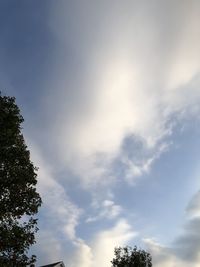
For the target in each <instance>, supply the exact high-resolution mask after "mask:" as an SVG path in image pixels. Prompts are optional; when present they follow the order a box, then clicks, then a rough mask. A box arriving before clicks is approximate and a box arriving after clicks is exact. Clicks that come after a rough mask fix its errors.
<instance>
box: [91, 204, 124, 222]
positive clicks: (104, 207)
mask: <svg viewBox="0 0 200 267" xmlns="http://www.w3.org/2000/svg"><path fill="white" fill-rule="evenodd" d="M92 206H93V207H94V209H95V211H96V212H97V213H98V214H97V215H96V216H90V217H88V218H87V219H86V222H95V221H97V220H100V219H115V218H116V217H118V216H119V215H120V213H121V211H122V207H121V206H120V205H116V204H115V203H114V201H113V200H110V199H106V200H104V201H103V202H102V203H101V205H99V204H98V202H96V203H94V201H93V205H92Z"/></svg>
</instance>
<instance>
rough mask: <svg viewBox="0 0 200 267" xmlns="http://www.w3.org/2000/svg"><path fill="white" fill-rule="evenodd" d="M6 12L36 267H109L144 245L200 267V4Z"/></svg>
mask: <svg viewBox="0 0 200 267" xmlns="http://www.w3.org/2000/svg"><path fill="white" fill-rule="evenodd" d="M0 10H1V11H0V12H1V13H2V14H1V19H0V30H1V37H0V40H1V42H0V58H1V60H0V68H1V72H0V86H1V88H2V91H3V93H6V94H8V95H15V96H16V97H17V103H18V104H19V105H20V108H21V110H22V113H23V115H24V118H25V124H24V135H25V138H26V141H27V143H28V146H29V148H30V151H31V156H32V160H33V162H34V163H35V164H36V166H38V167H39V172H38V190H39V192H40V193H41V195H42V198H43V206H42V208H41V210H40V213H39V228H40V231H39V232H38V236H37V240H38V241H37V244H36V245H35V247H34V248H33V251H34V253H36V254H37V256H38V264H39V265H40V264H47V263H51V262H53V261H59V260H63V261H64V262H65V264H66V266H71V267H76V266H79V267H94V266H95V267H109V266H110V265H111V264H110V261H111V260H112V257H113V251H114V247H115V246H118V245H132V246H134V245H138V246H140V247H142V248H145V249H148V250H149V251H150V252H151V254H152V256H153V264H154V267H158V266H162V267H175V266H176V267H199V262H200V235H199V232H200V193H199V192H200V191H199V187H200V185H199V171H200V164H199V163H200V162H199V158H200V152H199V151H200V150H199V147H200V141H199V134H200V131H199V130H200V128H199V117H200V49H199V47H200V16H199V14H200V3H199V1H195V0H191V1H156V0H154V1H153V0H152V1H128V0H125V1H113V2H112V1H61V0H60V1H51V0H50V1H45V0H44V1H42V2H38V3H36V2H35V1H29V2H27V1H23V0H20V1H19V5H17V4H16V3H14V1H1V3H0ZM4 88H6V89H4Z"/></svg>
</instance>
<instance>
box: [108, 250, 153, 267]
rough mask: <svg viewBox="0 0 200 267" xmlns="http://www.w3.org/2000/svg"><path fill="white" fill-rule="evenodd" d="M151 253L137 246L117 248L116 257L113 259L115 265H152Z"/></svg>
mask: <svg viewBox="0 0 200 267" xmlns="http://www.w3.org/2000/svg"><path fill="white" fill-rule="evenodd" d="M151 261H152V258H151V255H150V254H149V253H148V252H146V251H145V250H141V249H138V248H137V247H134V248H131V247H123V248H122V247H118V248H115V258H114V259H113V260H112V261H111V263H112V266H113V267H152V263H151Z"/></svg>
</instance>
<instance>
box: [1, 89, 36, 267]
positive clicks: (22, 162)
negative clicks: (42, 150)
mask: <svg viewBox="0 0 200 267" xmlns="http://www.w3.org/2000/svg"><path fill="white" fill-rule="evenodd" d="M22 122H23V117H22V116H21V114H20V110H19V108H18V106H17V105H16V103H15V98H14V97H8V96H2V95H1V93H0V186H1V190H0V266H5V267H7V266H9V267H16V266H20V267H23V266H27V265H31V264H32V263H34V262H35V260H36V257H35V256H34V255H32V256H28V250H29V247H30V246H31V245H32V244H34V243H35V236H34V234H35V233H36V231H37V230H38V228H37V219H35V218H34V215H35V214H36V213H37V212H38V208H39V206H40V205H41V198H40V195H39V194H38V193H37V192H36V183H37V180H36V178H37V174H36V170H37V169H36V167H35V166H34V165H33V163H32V162H31V160H30V153H29V151H28V149H27V146H26V144H25V142H24V138H23V135H22V133H21V123H22Z"/></svg>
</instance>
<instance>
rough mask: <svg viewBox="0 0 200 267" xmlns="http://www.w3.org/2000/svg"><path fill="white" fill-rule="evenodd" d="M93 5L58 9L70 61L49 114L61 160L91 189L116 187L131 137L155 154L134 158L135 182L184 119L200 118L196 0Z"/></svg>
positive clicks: (57, 27)
mask: <svg viewBox="0 0 200 267" xmlns="http://www.w3.org/2000/svg"><path fill="white" fill-rule="evenodd" d="M144 3H145V4H144ZM86 6H87V8H86ZM86 6H85V5H82V4H80V6H77V5H75V4H72V5H70V7H69V4H68V3H64V2H59V3H56V4H55V5H54V9H52V10H54V11H52V13H53V14H54V20H53V21H52V20H51V22H50V27H51V29H52V31H53V32H54V35H55V38H57V41H58V43H59V45H58V48H57V49H58V50H57V52H58V54H57V56H58V55H60V54H62V61H61V63H58V61H56V62H57V64H56V65H55V69H52V74H54V75H49V73H48V77H50V78H49V81H48V82H47V85H46V87H47V88H48V94H49V97H48V103H47V105H46V108H47V111H48V112H47V113H48V114H50V115H49V116H50V117H51V121H52V120H53V121H54V122H55V123H54V125H53V129H51V131H50V132H51V133H52V136H51V140H52V144H54V147H55V151H56V152H55V153H56V157H58V156H59V157H60V161H63V164H65V165H67V168H69V169H71V170H72V171H73V172H74V173H75V174H76V175H77V176H79V178H80V180H81V182H82V185H83V186H85V187H87V188H88V187H89V188H91V187H95V186H96V185H97V184H98V185H104V186H105V185H108V184H109V183H113V181H115V177H113V175H110V172H112V170H111V166H112V163H113V161H115V160H116V158H117V159H119V160H120V152H121V147H122V145H123V142H124V140H125V139H126V138H127V136H130V135H133V136H134V137H135V139H140V140H143V143H144V147H145V149H146V151H151V155H149V158H148V159H146V158H144V159H143V160H141V162H140V164H139V165H138V164H137V163H135V162H134V161H132V159H127V162H129V163H130V164H129V163H128V164H126V165H127V166H126V167H127V168H129V170H128V171H127V176H130V174H129V173H131V176H133V177H136V178H137V177H138V176H140V175H143V174H144V173H145V172H146V171H149V170H150V169H151V167H152V165H153V164H154V163H155V162H156V159H157V158H158V157H160V156H161V154H162V153H161V152H159V150H160V147H161V146H162V145H163V143H164V144H165V143H166V142H165V139H166V137H169V136H170V135H172V133H173V127H174V125H176V122H177V120H184V118H185V117H187V116H198V113H199V105H198V103H199V101H200V91H199V85H200V82H199V79H200V76H199V71H200V63H199V60H198V58H199V56H200V52H199V45H200V38H199V35H198V34H196V33H197V30H198V29H199V26H200V21H199V15H198V12H197V10H198V7H199V3H198V2H196V1H192V4H191V3H187V2H184V3H181V4H180V2H179V1H175V2H173V3H172V2H171V1H169V2H167V3H163V2H162V4H161V2H158V1H154V2H153V4H152V5H150V4H149V3H148V2H143V1H142V2H141V3H135V2H134V3H128V2H126V3H124V2H123V3H116V5H114V6H113V5H108V4H107V3H105V2H104V1H102V2H101V4H96V3H95V4H91V3H90V5H86ZM68 10H71V11H70V14H68V13H67V15H66V12H69V11H68ZM58 11H59V12H58ZM57 14H59V15H57ZM71 14H74V15H73V16H72V15H71ZM75 17H76V18H78V19H77V20H76V19H75ZM119 18H120V19H119ZM81 29H82V30H81ZM70 45H71V46H70ZM69 46H70V47H71V49H72V55H73V58H71V59H70V62H69V60H68V56H67V55H68V54H67V52H66V51H67V50H66V47H68V48H69ZM72 47H73V48H72ZM70 64H71V65H70ZM51 76H52V77H53V78H52V79H51ZM54 88H58V90H57V93H56V96H55V90H54ZM55 103H59V105H55ZM130 161H131V162H130ZM133 177H132V178H131V179H130V178H128V179H127V180H134V178H133ZM97 187H98V186H97Z"/></svg>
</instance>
